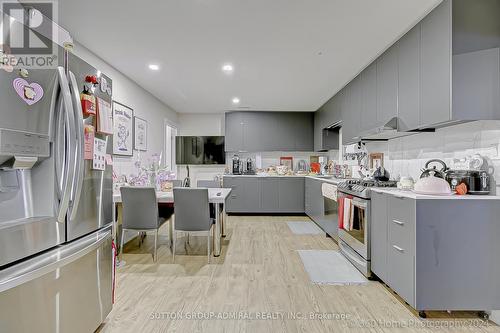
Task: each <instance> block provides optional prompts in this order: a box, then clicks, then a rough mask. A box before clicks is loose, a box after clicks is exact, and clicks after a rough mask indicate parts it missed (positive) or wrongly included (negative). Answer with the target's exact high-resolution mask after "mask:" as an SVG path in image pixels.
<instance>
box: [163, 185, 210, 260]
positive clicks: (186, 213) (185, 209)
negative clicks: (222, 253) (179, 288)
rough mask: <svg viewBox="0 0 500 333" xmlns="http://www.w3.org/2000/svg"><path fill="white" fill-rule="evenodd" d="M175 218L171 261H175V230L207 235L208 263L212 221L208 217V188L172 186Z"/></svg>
mask: <svg viewBox="0 0 500 333" xmlns="http://www.w3.org/2000/svg"><path fill="white" fill-rule="evenodd" d="M174 203H175V205H174V214H175V220H174V223H173V228H172V236H173V247H172V261H173V262H175V243H176V241H177V232H183V233H187V234H188V235H189V234H190V233H197V234H200V233H202V234H205V235H206V236H207V243H208V245H207V250H208V254H207V256H208V263H210V253H211V251H210V243H211V239H210V232H211V231H212V225H213V221H212V219H211V218H210V208H209V203H208V189H206V188H187V187H186V188H180V187H178V188H174Z"/></svg>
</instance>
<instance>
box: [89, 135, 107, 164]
mask: <svg viewBox="0 0 500 333" xmlns="http://www.w3.org/2000/svg"><path fill="white" fill-rule="evenodd" d="M92 169H94V170H102V171H104V170H106V140H102V139H99V138H94V159H93V161H92Z"/></svg>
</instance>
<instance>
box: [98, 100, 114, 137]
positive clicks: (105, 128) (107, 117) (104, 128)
mask: <svg viewBox="0 0 500 333" xmlns="http://www.w3.org/2000/svg"><path fill="white" fill-rule="evenodd" d="M97 132H99V133H103V134H113V111H112V109H111V104H110V103H108V102H106V101H105V100H104V99H102V98H97Z"/></svg>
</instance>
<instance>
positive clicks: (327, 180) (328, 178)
mask: <svg viewBox="0 0 500 333" xmlns="http://www.w3.org/2000/svg"><path fill="white" fill-rule="evenodd" d="M224 177H254V178H273V177H275V178H297V177H304V178H311V179H316V180H321V181H323V182H325V183H331V184H335V185H337V184H339V183H341V182H343V181H345V179H342V178H335V177H333V176H311V175H284V176H280V175H262V174H260V175H224Z"/></svg>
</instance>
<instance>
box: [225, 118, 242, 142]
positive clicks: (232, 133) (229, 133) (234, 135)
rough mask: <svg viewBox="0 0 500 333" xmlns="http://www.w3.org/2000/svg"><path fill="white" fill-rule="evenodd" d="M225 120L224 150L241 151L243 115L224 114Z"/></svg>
mask: <svg viewBox="0 0 500 333" xmlns="http://www.w3.org/2000/svg"><path fill="white" fill-rule="evenodd" d="M225 118H226V121H225V140H224V142H225V150H226V151H240V150H243V113H242V112H234V113H226V115H225Z"/></svg>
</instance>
